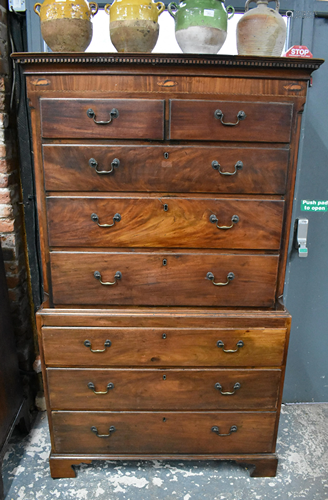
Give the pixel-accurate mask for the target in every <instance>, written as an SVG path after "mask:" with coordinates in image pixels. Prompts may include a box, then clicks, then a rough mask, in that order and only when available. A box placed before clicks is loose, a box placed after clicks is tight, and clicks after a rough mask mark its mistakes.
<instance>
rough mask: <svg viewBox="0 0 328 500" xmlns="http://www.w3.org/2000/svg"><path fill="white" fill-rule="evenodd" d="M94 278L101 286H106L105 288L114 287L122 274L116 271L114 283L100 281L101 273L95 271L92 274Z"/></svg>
mask: <svg viewBox="0 0 328 500" xmlns="http://www.w3.org/2000/svg"><path fill="white" fill-rule="evenodd" d="M93 275H94V277H95V278H96V280H98V281H99V283H100V284H101V285H106V286H110V285H116V283H117V280H120V279H122V273H120V271H117V272H116V273H115V275H114V278H115V281H102V280H101V273H100V272H99V271H95V272H94V273H93Z"/></svg>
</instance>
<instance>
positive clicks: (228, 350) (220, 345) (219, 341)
mask: <svg viewBox="0 0 328 500" xmlns="http://www.w3.org/2000/svg"><path fill="white" fill-rule="evenodd" d="M216 345H217V347H220V348H221V349H222V351H223V352H237V351H239V349H240V348H241V347H244V342H243V341H242V340H238V342H237V344H236V346H237V349H224V342H222V340H218V341H217V343H216Z"/></svg>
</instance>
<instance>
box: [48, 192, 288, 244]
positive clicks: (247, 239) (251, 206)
mask: <svg viewBox="0 0 328 500" xmlns="http://www.w3.org/2000/svg"><path fill="white" fill-rule="evenodd" d="M47 207H48V223H49V244H50V246H53V247H55V246H70V247H72V246H76V247H89V246H92V247H107V248H109V247H121V248H122V247H151V248H163V247H164V248H231V249H232V248H234V249H249V250H258V249H264V250H267V249H273V250H278V249H279V248H280V240H281V230H282V221H283V211H284V202H283V201H281V200H263V199H262V200H259V201H257V200H248V199H231V198H222V199H217V198H206V199H204V198H203V199H202V198H191V199H190V198H172V197H152V196H148V197H134V196H129V197H120V198H118V197H110V196H107V197H101V198H100V197H97V198H96V197H94V198H91V197H79V196H72V197H66V196H65V197H60V196H53V197H49V198H48V199H47ZM107 225H109V226H110V227H107ZM99 226H104V227H99ZM228 228H229V229H228Z"/></svg>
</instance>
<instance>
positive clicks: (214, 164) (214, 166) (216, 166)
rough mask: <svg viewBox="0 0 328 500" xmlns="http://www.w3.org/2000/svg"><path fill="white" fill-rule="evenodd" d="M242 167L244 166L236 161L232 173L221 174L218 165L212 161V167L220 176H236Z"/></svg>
mask: <svg viewBox="0 0 328 500" xmlns="http://www.w3.org/2000/svg"><path fill="white" fill-rule="evenodd" d="M243 166H244V164H243V162H242V161H237V163H236V164H235V170H234V171H233V172H222V170H221V165H220V163H219V162H218V161H216V160H214V161H212V167H213V168H214V170H217V171H218V172H219V174H221V175H236V173H237V171H238V170H241V169H242V168H243Z"/></svg>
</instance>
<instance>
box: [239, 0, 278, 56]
mask: <svg viewBox="0 0 328 500" xmlns="http://www.w3.org/2000/svg"><path fill="white" fill-rule="evenodd" d="M251 2H254V3H256V4H257V6H256V8H255V9H251V10H249V4H250V3H251ZM268 3H269V0H247V2H246V4H245V14H244V15H243V17H242V18H241V19H240V20H239V22H238V24H237V50H238V54H240V55H243V56H244V55H255V56H278V57H279V56H281V54H282V51H283V49H284V45H285V40H286V32H287V27H286V23H285V21H284V20H283V18H282V16H281V15H280V14H279V7H280V3H279V0H275V4H276V5H275V9H271V8H269V7H268Z"/></svg>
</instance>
